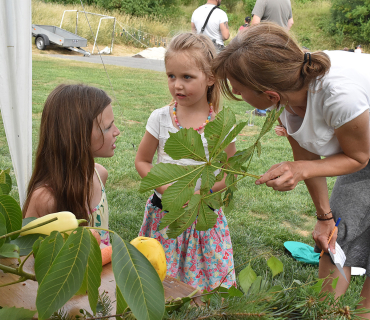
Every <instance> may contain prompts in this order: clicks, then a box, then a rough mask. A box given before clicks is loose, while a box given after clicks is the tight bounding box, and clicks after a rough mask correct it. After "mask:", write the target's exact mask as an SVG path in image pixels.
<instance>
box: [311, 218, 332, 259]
mask: <svg viewBox="0 0 370 320" xmlns="http://www.w3.org/2000/svg"><path fill="white" fill-rule="evenodd" d="M334 226H335V222H334V220H333V219H331V220H328V221H320V220H318V221H317V223H316V225H315V229H314V230H313V232H312V238H313V239H314V240H315V242H316V245H317V246H318V247H319V248H320V249H321V250H324V251H325V252H328V240H329V237H330V234H331V233H332V231H333V229H334ZM337 235H338V229H337V228H336V230H335V232H334V234H333V236H332V238H331V240H330V244H329V246H330V251H331V252H332V253H335V242H336V241H337Z"/></svg>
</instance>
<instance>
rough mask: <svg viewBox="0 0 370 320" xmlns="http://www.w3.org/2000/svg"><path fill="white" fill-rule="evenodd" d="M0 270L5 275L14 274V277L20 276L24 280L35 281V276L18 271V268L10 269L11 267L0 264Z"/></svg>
mask: <svg viewBox="0 0 370 320" xmlns="http://www.w3.org/2000/svg"><path fill="white" fill-rule="evenodd" d="M0 270H3V271H4V272H6V273H12V274H16V275H18V276H21V277H23V278H25V279H30V280H34V281H36V276H35V275H34V274H32V273H28V272H25V271H23V270H19V269H18V268H12V267H9V266H5V265H3V264H0Z"/></svg>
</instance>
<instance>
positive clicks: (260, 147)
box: [256, 140, 262, 158]
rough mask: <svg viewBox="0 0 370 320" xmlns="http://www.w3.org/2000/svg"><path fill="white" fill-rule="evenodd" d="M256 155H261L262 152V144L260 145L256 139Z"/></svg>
mask: <svg viewBox="0 0 370 320" xmlns="http://www.w3.org/2000/svg"><path fill="white" fill-rule="evenodd" d="M256 146H257V156H258V158H259V157H260V156H261V152H262V146H261V142H260V141H259V140H258V141H257V145H256Z"/></svg>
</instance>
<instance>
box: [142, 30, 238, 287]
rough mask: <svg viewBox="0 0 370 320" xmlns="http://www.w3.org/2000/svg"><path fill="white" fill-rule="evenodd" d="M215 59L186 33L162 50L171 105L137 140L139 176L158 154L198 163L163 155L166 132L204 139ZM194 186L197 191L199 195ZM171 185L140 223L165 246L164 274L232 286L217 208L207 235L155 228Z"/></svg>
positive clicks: (214, 108)
mask: <svg viewBox="0 0 370 320" xmlns="http://www.w3.org/2000/svg"><path fill="white" fill-rule="evenodd" d="M215 56H216V51H215V48H214V45H213V43H212V41H211V40H210V39H209V38H207V37H206V36H204V35H201V34H198V35H197V34H193V33H184V34H180V35H178V36H177V37H175V38H174V39H173V40H172V41H171V43H170V45H169V47H168V49H167V52H166V55H165V66H166V73H167V78H168V88H169V90H170V93H171V95H172V97H173V102H172V103H170V105H167V106H165V107H163V108H160V109H157V110H155V111H153V113H152V114H151V116H150V117H149V120H148V122H147V125H146V132H145V135H144V137H143V139H142V140H141V143H140V146H139V148H138V152H137V155H136V159H135V166H136V169H137V171H138V173H139V174H140V176H141V177H145V176H146V175H147V174H148V172H149V171H150V169H151V168H152V166H153V165H152V161H153V157H154V154H155V152H156V151H157V155H158V160H157V163H160V162H163V163H173V164H178V165H196V164H200V162H198V161H194V160H189V159H181V160H173V159H172V158H171V157H170V156H169V155H168V154H166V152H165V151H164V145H165V143H166V141H167V139H168V138H169V133H170V132H172V133H175V132H177V131H179V130H181V129H182V128H194V129H195V130H197V131H198V132H199V133H200V134H201V137H202V141H203V145H204V147H205V149H206V150H207V140H206V139H205V137H204V133H203V131H204V127H205V126H206V124H207V123H208V122H209V121H212V120H214V118H215V115H216V114H217V112H218V111H219V103H220V89H219V83H218V82H217V81H216V80H215V78H214V76H213V74H212V72H211V63H212V60H213V58H214V57H215ZM225 151H226V153H227V156H228V157H230V156H232V155H233V154H234V153H235V151H236V149H235V142H232V143H231V144H230V145H229V146H228V147H227V148H226V149H225ZM199 185H200V184H199V181H198V187H196V188H195V190H194V191H195V192H199ZM168 187H169V185H165V186H162V187H159V188H157V189H156V190H154V193H153V195H151V196H150V198H149V199H148V201H147V203H146V207H145V213H144V221H143V225H142V227H141V230H140V234H139V235H140V236H147V237H152V238H156V239H157V240H158V241H159V242H160V243H161V244H162V245H163V247H164V250H165V252H166V259H167V274H168V275H169V276H172V277H176V278H178V279H180V280H181V281H183V282H185V283H188V284H190V285H191V286H193V287H198V288H199V289H202V290H203V289H206V290H208V291H210V290H212V289H214V288H216V287H217V286H219V285H220V283H221V282H222V281H223V285H224V286H227V287H230V286H231V285H233V284H234V282H235V272H234V270H233V269H234V262H233V251H232V245H231V239H230V233H229V229H228V225H227V221H226V217H225V216H224V214H223V212H222V210H221V209H217V210H215V212H216V213H217V214H218V219H217V223H216V224H215V226H214V227H213V228H211V229H209V230H208V231H197V230H196V229H195V226H196V222H194V223H193V224H192V225H191V226H190V227H189V228H188V229H187V230H185V231H184V232H183V233H182V234H181V235H180V236H178V237H177V238H176V239H169V238H168V237H167V235H166V230H167V228H168V227H166V228H165V229H163V230H158V227H159V224H160V220H161V219H162V217H163V216H164V215H165V212H162V204H161V197H162V194H163V193H164V192H165V190H166V189H167V188H168ZM224 187H225V182H224V180H222V181H220V182H216V184H215V185H214V186H213V187H212V190H213V191H218V190H221V189H223V188H224Z"/></svg>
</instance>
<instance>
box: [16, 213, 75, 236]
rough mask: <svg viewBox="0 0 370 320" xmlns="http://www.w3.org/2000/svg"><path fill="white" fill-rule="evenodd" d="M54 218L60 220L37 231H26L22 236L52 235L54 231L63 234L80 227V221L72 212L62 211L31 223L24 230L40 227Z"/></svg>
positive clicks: (36, 229)
mask: <svg viewBox="0 0 370 320" xmlns="http://www.w3.org/2000/svg"><path fill="white" fill-rule="evenodd" d="M52 218H58V220H55V221H53V222H50V223H48V224H45V225H43V226H41V227H38V228H35V229H31V230H28V231H24V232H22V233H21V234H20V235H21V236H25V235H27V234H34V233H41V234H46V235H50V233H51V232H52V231H59V232H63V231H66V230H69V229H76V228H77V227H78V220H77V219H76V216H75V215H74V214H73V213H72V212H68V211H61V212H56V213H50V214H47V215H45V216H43V217H41V218H38V219H35V220H33V221H31V222H30V223H28V224H26V225H25V226H24V227H23V228H22V229H26V228H29V227H33V226H35V225H38V224H39V223H42V222H46V221H48V220H50V219H52Z"/></svg>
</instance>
